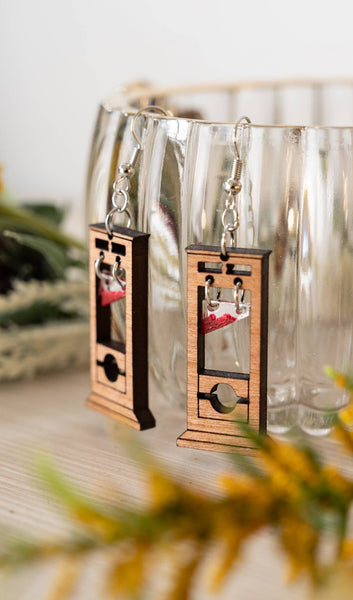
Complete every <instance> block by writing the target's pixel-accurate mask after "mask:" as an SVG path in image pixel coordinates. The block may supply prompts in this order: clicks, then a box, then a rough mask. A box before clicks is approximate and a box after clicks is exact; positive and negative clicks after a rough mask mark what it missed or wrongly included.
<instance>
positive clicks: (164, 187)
mask: <svg viewBox="0 0 353 600" xmlns="http://www.w3.org/2000/svg"><path fill="white" fill-rule="evenodd" d="M146 104H158V105H160V106H163V107H164V108H166V109H169V110H171V111H172V113H173V115H174V116H173V117H162V116H158V115H150V116H143V117H141V119H140V120H139V123H140V125H141V131H142V130H143V152H142V156H141V160H140V163H139V166H138V169H137V172H136V174H135V176H134V178H133V180H132V188H131V203H132V206H131V209H132V215H133V226H134V227H136V228H137V229H139V230H142V231H145V232H149V233H150V234H151V237H150V294H149V299H150V305H149V335H150V340H149V343H150V351H149V362H150V375H151V376H150V381H151V386H153V391H154V393H160V394H163V396H164V397H165V398H166V401H176V402H179V403H181V404H184V403H185V396H186V392H185V390H186V326H185V310H186V306H185V302H186V270H185V269H186V253H185V247H186V246H187V245H189V244H191V243H197V244H202V243H204V244H212V245H219V244H220V236H221V231H222V227H221V214H222V211H223V208H224V200H225V198H224V192H223V187H222V186H223V183H224V181H225V180H226V179H227V178H228V177H229V176H230V172H231V166H232V162H233V159H234V145H233V133H234V122H235V121H237V120H238V118H239V117H240V116H241V115H243V114H246V115H247V116H248V117H250V119H251V121H252V124H251V125H250V126H248V125H244V126H242V127H240V128H239V132H238V147H239V151H240V155H241V158H242V160H243V163H244V164H243V174H242V184H243V187H242V191H241V193H240V195H239V209H240V228H239V231H238V235H237V245H238V246H239V247H246V248H251V247H255V248H264V249H267V248H269V249H271V250H272V255H271V259H270V290H269V298H270V305H269V368H268V429H269V431H272V432H274V433H284V432H286V431H288V429H290V428H291V427H292V426H293V425H299V426H300V427H301V428H302V429H303V430H304V431H306V432H308V433H311V434H314V435H322V434H325V433H327V432H328V431H329V429H330V424H331V422H332V416H333V415H334V413H335V411H337V409H338V408H339V407H341V406H342V405H343V404H345V402H346V401H347V398H346V397H345V394H344V392H343V391H342V390H340V389H338V388H335V387H334V386H333V385H332V383H331V382H330V381H329V379H328V378H327V376H326V375H325V373H324V367H325V365H330V366H332V367H336V368H338V369H346V370H349V369H351V367H352V364H353V82H327V83H326V82H313V83H311V82H310V83H309V82H287V83H271V84H269V83H268V84H265V83H262V84H245V85H241V84H239V85H233V86H219V87H213V88H207V87H204V88H191V89H190V88H189V89H169V90H162V89H155V88H152V87H148V86H142V87H141V86H139V87H136V89H135V88H134V87H133V86H132V87H131V88H130V89H129V90H120V91H119V92H118V93H117V94H116V95H115V97H113V98H111V99H110V100H108V101H107V102H105V103H103V104H102V105H101V106H100V108H99V112H98V118H97V123H96V127H95V132H94V136H93V141H92V148H91V157H90V163H89V169H88V181H87V220H88V221H90V222H95V221H103V220H104V218H105V215H106V213H107V211H108V209H109V207H110V199H111V193H112V184H113V181H114V178H115V174H116V168H117V166H118V165H119V164H120V163H122V162H127V161H128V160H129V159H130V157H131V153H132V150H133V147H134V140H133V138H132V136H131V131H130V128H131V122H132V118H133V114H134V113H135V112H136V110H138V109H140V108H141V107H142V106H145V105H146ZM350 124H352V126H349V125H350ZM117 222H119V221H117ZM120 224H122V225H123V224H124V222H123V221H121V222H120ZM218 333H219V335H218V337H217V340H218V341H217V344H215V345H214V346H213V348H212V351H213V353H214V361H215V363H217V364H219V363H220V362H221V363H222V361H227V360H229V356H232V357H234V360H235V362H236V363H237V364H238V365H241V364H242V362H243V361H244V356H247V355H248V353H249V348H244V343H243V342H242V340H243V339H244V338H246V337H247V336H242V335H241V328H238V329H237V328H234V333H232V335H230V334H229V332H227V331H226V328H225V331H224V332H223V334H222V333H221V332H218ZM208 360H210V361H212V355H211V354H210V355H209V358H208Z"/></svg>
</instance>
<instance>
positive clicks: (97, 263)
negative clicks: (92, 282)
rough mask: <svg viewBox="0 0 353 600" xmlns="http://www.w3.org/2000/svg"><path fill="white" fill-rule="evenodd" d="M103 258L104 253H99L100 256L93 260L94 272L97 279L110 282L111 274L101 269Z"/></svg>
mask: <svg viewBox="0 0 353 600" xmlns="http://www.w3.org/2000/svg"><path fill="white" fill-rule="evenodd" d="M103 260H104V254H103V253H101V254H100V256H98V258H97V260H96V261H95V262H94V270H95V273H96V275H97V277H98V279H101V280H102V281H109V282H111V281H112V277H111V275H108V273H103V271H102V270H101V266H102V262H103Z"/></svg>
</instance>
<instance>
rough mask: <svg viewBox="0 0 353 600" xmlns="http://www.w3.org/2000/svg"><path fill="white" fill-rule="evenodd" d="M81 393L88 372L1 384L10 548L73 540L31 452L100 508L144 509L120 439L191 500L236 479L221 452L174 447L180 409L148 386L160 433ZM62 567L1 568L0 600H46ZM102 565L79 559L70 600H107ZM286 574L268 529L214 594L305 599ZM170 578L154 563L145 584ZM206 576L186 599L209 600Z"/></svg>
mask: <svg viewBox="0 0 353 600" xmlns="http://www.w3.org/2000/svg"><path fill="white" fill-rule="evenodd" d="M89 385H90V384H89V373H88V371H80V372H78V371H77V369H75V371H73V372H66V373H65V374H61V375H60V374H56V375H46V376H41V377H38V378H37V379H35V380H32V381H23V382H14V383H11V384H2V385H1V386H0V399H1V419H0V489H1V494H0V538H1V542H2V543H4V544H5V543H6V542H8V534H9V533H10V532H11V540H13V541H14V543H18V544H23V540H24V539H33V540H35V539H37V537H39V538H41V539H42V540H44V541H46V542H48V540H49V541H50V543H51V544H53V545H55V544H56V542H61V541H63V540H66V539H69V537H70V535H77V529H76V528H75V526H74V523H73V522H72V520H71V517H70V514H68V513H67V512H66V511H64V510H62V509H61V508H60V505H59V503H58V502H57V501H56V500H55V499H54V498H53V496H52V494H51V492H50V491H49V490H48V488H47V487H46V486H41V485H39V473H38V469H37V467H36V457H37V453H38V450H41V451H42V452H45V453H46V454H49V455H50V456H52V457H53V460H54V463H55V465H56V468H58V469H59V471H61V472H62V473H63V474H64V476H65V477H66V478H68V480H69V481H71V482H72V485H73V486H74V487H77V488H78V489H79V490H80V493H82V496H83V497H85V498H86V497H87V496H89V495H91V494H93V495H94V496H95V497H96V498H97V500H99V501H100V500H102V501H108V502H116V506H117V508H124V506H127V507H131V506H137V507H138V509H139V511H143V510H144V508H145V507H147V506H149V505H150V496H149V494H148V488H147V485H146V479H147V477H148V472H147V470H145V469H144V465H143V463H141V457H140V454H139V453H132V454H129V453H128V452H127V449H126V441H125V443H124V441H123V440H124V439H125V440H126V436H128V439H129V443H130V444H131V445H132V447H134V444H136V443H139V444H141V442H142V443H143V445H144V446H145V448H146V452H147V453H148V457H149V458H150V459H152V461H154V462H156V464H161V465H162V466H163V469H164V470H165V471H166V472H168V474H170V475H171V476H172V477H173V478H174V477H176V478H177V480H178V481H181V482H183V484H184V485H186V487H187V489H188V490H190V492H191V493H195V492H202V493H204V494H207V495H212V496H215V497H220V496H221V495H222V494H223V490H221V489H220V487H219V477H220V475H221V474H222V473H224V472H229V470H231V469H232V470H233V471H234V472H236V473H238V475H239V477H240V476H241V473H240V471H239V470H238V469H237V467H236V464H235V463H233V462H231V461H230V457H229V455H227V454H224V453H217V452H205V451H202V450H194V449H193V448H185V449H184V448H183V449H180V448H176V447H175V438H176V437H177V435H178V432H180V431H182V430H183V424H184V420H185V415H184V411H183V409H181V408H180V407H177V406H173V405H172V404H171V403H170V401H169V400H168V399H166V398H165V395H164V394H163V392H162V390H161V389H158V386H157V385H156V384H155V382H153V386H152V388H151V390H150V398H151V403H152V407H151V408H152V409H153V413H154V414H155V416H156V417H157V424H158V426H157V427H156V428H155V429H150V430H148V431H142V432H141V431H136V430H134V429H132V428H127V427H125V426H124V425H121V424H120V423H118V422H116V421H114V420H112V419H110V418H107V417H105V416H104V415H102V414H98V413H95V412H94V411H90V410H87V409H86V407H85V398H86V397H87V395H88V392H89ZM124 436H125V438H124ZM314 443H315V445H316V446H317V447H319V446H320V447H322V448H325V449H326V450H325V453H326V454H327V460H329V462H331V463H332V462H334V463H337V464H339V465H340V467H341V468H342V469H343V471H344V473H346V474H347V475H349V474H352V464H351V459H350V457H349V456H348V455H347V454H343V453H342V452H341V453H339V451H338V442H337V441H336V440H333V439H325V440H322V439H320V440H318V439H316V440H314ZM113 490H114V491H113ZM191 549H192V548H191ZM210 550H211V549H210ZM60 560H61V559H59V561H58V564H57V563H56V562H55V560H54V561H53V560H51V559H50V557H48V559H47V560H46V561H45V562H41V561H40V562H38V563H37V562H31V563H30V565H29V566H28V567H27V568H26V569H22V568H21V567H20V566H19V565H18V566H16V568H15V569H14V570H13V571H12V573H11V571H6V570H5V569H2V573H1V577H0V598H1V600H44V599H46V600H48V598H49V597H50V596H49V593H48V584H49V581H50V580H51V577H53V575H55V574H56V568H59V566H60V565H61V562H60ZM53 563H54V564H53ZM109 566H110V562H109V555H106V554H104V552H103V551H102V552H98V553H93V555H89V554H87V555H86V554H85V555H84V556H83V557H82V567H83V572H82V577H81V578H80V583H79V586H78V588H77V589H76V590H75V592H74V593H73V595H72V598H73V600H98V599H99V600H109V598H110V597H109V598H108V595H106V594H104V593H103V589H104V587H105V586H104V583H105V581H106V580H105V577H106V573H107V569H109ZM285 569H286V564H285V563H284V561H283V557H282V556H281V555H280V552H279V546H278V541H277V540H276V538H275V536H274V534H273V533H272V532H271V531H268V530H266V531H265V532H263V534H260V535H258V534H257V535H255V536H253V537H252V538H251V539H250V540H249V542H248V543H247V544H246V546H245V547H244V552H243V557H242V560H240V561H239V562H238V563H237V564H236V566H235V568H234V569H232V571H231V573H230V577H229V578H228V579H227V584H226V587H225V589H223V590H220V591H219V592H218V593H217V594H216V598H217V600H234V599H235V598H236V599H237V600H238V599H239V600H251V599H252V598H254V597H257V596H258V595H261V600H299V599H300V600H302V599H303V598H307V596H308V593H309V590H308V589H307V588H306V587H304V585H303V581H302V580H300V581H299V582H295V583H292V584H291V585H288V584H286V577H285ZM172 574H173V565H172V566H171V568H170V570H166V569H165V568H162V565H161V564H160V563H158V564H156V568H155V570H154V574H153V573H152V577H153V580H154V581H155V583H156V585H158V582H159V581H160V584H161V587H163V589H165V586H166V585H167V584H168V581H169V577H170V576H171V575H172ZM208 574H209V563H207V564H206V565H205V570H204V576H202V577H201V576H200V575H201V574H199V575H198V576H197V578H196V580H195V582H194V585H193V589H192V592H191V596H190V600H215V595H212V594H211V593H210V591H209V589H208V582H209V578H208ZM254 574H256V576H255V577H254ZM146 593H148V592H147V590H146ZM160 595H161V594H160ZM160 595H159V594H158V593H157V591H156V593H155V594H154V595H151V594H149V597H151V598H152V597H153V598H154V599H155V600H157V599H158V598H159V597H160ZM110 600H111V598H110Z"/></svg>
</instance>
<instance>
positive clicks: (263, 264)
mask: <svg viewBox="0 0 353 600" xmlns="http://www.w3.org/2000/svg"><path fill="white" fill-rule="evenodd" d="M243 120H245V121H246V122H247V123H248V124H250V119H248V117H241V119H239V121H238V122H237V123H236V125H235V129H234V147H235V153H236V157H235V160H234V163H233V168H232V174H231V177H230V178H229V179H228V180H227V181H225V183H224V186H223V187H224V190H225V192H226V200H225V207H224V210H223V213H222V226H223V232H222V236H221V243H220V247H215V246H204V245H203V246H196V245H194V246H188V248H186V252H187V364H188V374H187V430H186V431H185V432H184V433H183V434H182V435H181V436H180V437H179V438H178V440H177V445H178V446H184V447H191V448H201V449H204V450H216V451H220V452H238V453H242V454H252V453H254V452H255V446H254V444H253V443H252V441H251V440H250V439H249V438H248V437H247V436H246V433H245V431H244V427H243V428H242V427H241V426H240V423H244V422H245V423H247V424H249V425H250V426H251V427H252V428H254V429H255V430H257V431H263V432H265V431H266V418H267V326H268V265H269V255H270V253H271V252H270V250H257V249H252V248H251V249H243V248H236V247H235V245H236V231H237V230H238V228H239V213H238V200H237V195H238V194H239V192H240V191H241V188H242V186H241V182H240V177H241V172H242V161H241V159H240V156H239V151H238V147H237V130H238V126H239V124H240V123H241V121H243ZM227 239H230V242H231V243H230V244H229V245H227ZM229 246H230V247H229Z"/></svg>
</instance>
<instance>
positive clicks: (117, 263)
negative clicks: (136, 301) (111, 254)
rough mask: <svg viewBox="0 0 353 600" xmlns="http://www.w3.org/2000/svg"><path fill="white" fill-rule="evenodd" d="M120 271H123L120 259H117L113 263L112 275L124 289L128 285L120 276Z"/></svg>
mask: <svg viewBox="0 0 353 600" xmlns="http://www.w3.org/2000/svg"><path fill="white" fill-rule="evenodd" d="M120 271H122V269H121V267H120V260H117V261H115V263H114V264H113V268H112V276H113V278H114V279H115V281H116V282H117V283H118V284H119V285H120V287H121V289H122V290H123V291H124V290H125V287H126V282H125V281H122V279H120V277H119V273H120Z"/></svg>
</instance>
